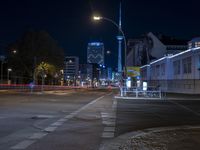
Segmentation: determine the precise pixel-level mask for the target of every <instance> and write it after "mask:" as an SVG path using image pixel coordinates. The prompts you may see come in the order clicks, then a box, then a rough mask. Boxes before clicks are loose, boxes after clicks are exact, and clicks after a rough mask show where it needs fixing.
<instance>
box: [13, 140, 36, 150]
mask: <svg viewBox="0 0 200 150" xmlns="http://www.w3.org/2000/svg"><path fill="white" fill-rule="evenodd" d="M34 142H35V140H24V141H22V142H20V143H18V144H17V145H15V146H13V147H11V149H26V148H27V147H28V146H30V145H31V144H33V143H34Z"/></svg>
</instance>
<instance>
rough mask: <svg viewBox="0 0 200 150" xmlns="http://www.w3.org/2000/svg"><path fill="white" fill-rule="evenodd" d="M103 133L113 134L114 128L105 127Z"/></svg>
mask: <svg viewBox="0 0 200 150" xmlns="http://www.w3.org/2000/svg"><path fill="white" fill-rule="evenodd" d="M104 132H115V127H105V128H104Z"/></svg>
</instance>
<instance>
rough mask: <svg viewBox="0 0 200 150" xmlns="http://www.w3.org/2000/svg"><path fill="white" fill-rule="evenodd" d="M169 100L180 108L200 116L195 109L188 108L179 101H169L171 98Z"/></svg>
mask: <svg viewBox="0 0 200 150" xmlns="http://www.w3.org/2000/svg"><path fill="white" fill-rule="evenodd" d="M169 101H170V102H171V103H173V104H175V105H177V106H179V107H181V108H183V109H185V110H187V111H189V112H191V113H193V114H195V115H197V116H200V113H198V112H195V111H193V110H192V109H190V108H188V107H186V106H184V105H182V104H179V103H177V102H174V101H171V100H169Z"/></svg>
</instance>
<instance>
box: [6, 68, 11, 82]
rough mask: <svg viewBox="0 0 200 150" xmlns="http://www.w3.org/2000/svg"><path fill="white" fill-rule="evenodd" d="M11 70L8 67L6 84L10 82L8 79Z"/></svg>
mask: <svg viewBox="0 0 200 150" xmlns="http://www.w3.org/2000/svg"><path fill="white" fill-rule="evenodd" d="M11 71H12V69H11V68H8V74H7V80H8V84H10V82H9V81H10V80H9V74H10V72H11Z"/></svg>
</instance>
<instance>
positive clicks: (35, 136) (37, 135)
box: [29, 132, 48, 140]
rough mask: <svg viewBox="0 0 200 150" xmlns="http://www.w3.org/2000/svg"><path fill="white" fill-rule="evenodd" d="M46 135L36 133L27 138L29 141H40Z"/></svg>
mask: <svg viewBox="0 0 200 150" xmlns="http://www.w3.org/2000/svg"><path fill="white" fill-rule="evenodd" d="M47 134H48V133H44V132H38V133H34V134H33V135H32V136H31V137H29V139H33V140H34V139H41V138H43V137H44V136H46V135H47Z"/></svg>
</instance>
